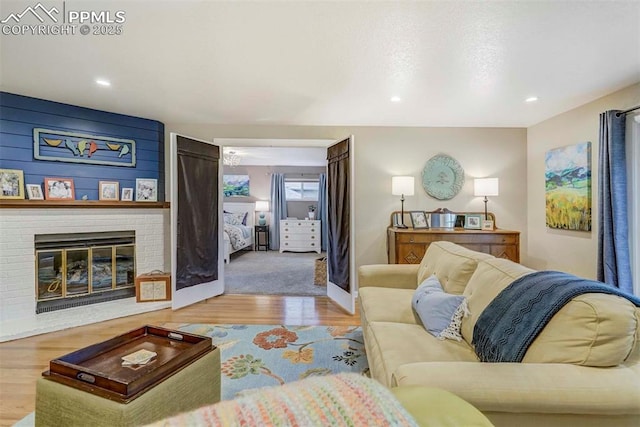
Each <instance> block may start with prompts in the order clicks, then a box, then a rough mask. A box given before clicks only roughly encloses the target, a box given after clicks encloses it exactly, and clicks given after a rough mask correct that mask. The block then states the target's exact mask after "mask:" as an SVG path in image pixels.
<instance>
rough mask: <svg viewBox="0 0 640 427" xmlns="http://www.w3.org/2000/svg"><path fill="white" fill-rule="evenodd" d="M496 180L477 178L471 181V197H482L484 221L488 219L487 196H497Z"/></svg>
mask: <svg viewBox="0 0 640 427" xmlns="http://www.w3.org/2000/svg"><path fill="white" fill-rule="evenodd" d="M498 190H499V185H498V178H477V179H475V180H474V181H473V195H474V196H484V219H486V220H488V219H489V213H488V211H487V202H488V201H489V199H488V198H487V196H497V195H498V193H499V191H498Z"/></svg>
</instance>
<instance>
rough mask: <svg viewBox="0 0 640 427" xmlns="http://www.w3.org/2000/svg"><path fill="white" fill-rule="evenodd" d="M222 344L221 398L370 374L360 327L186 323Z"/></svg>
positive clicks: (191, 329)
mask: <svg viewBox="0 0 640 427" xmlns="http://www.w3.org/2000/svg"><path fill="white" fill-rule="evenodd" d="M179 329H180V330H181V331H184V332H190V333H193V334H198V335H206V336H209V337H211V338H212V339H213V344H214V345H216V346H217V347H219V348H220V352H221V353H220V356H221V376H222V400H227V399H233V398H234V397H236V396H237V395H238V394H241V392H242V391H244V390H247V389H253V388H260V387H269V386H274V385H281V384H284V383H288V382H292V381H297V380H300V379H303V378H307V377H310V376H314V375H329V374H337V373H339V372H356V373H360V374H363V375H368V374H369V365H368V363H367V356H366V354H365V351H364V340H363V338H362V330H361V328H360V327H359V326H278V325H205V324H189V325H182V326H181V327H180V328H179Z"/></svg>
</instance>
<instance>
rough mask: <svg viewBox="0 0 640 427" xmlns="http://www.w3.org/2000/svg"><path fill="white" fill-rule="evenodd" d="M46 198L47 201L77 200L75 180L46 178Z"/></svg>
mask: <svg viewBox="0 0 640 427" xmlns="http://www.w3.org/2000/svg"><path fill="white" fill-rule="evenodd" d="M44 198H45V199H47V200H75V199H76V191H75V187H74V186H73V178H45V179H44Z"/></svg>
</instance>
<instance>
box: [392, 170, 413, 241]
mask: <svg viewBox="0 0 640 427" xmlns="http://www.w3.org/2000/svg"><path fill="white" fill-rule="evenodd" d="M414 181H415V180H414V178H413V177H412V176H394V177H391V194H393V195H394V196H401V198H400V202H401V211H400V212H401V214H400V224H398V225H397V226H396V227H398V228H408V227H407V226H406V225H404V196H413V194H414V187H415V182H414Z"/></svg>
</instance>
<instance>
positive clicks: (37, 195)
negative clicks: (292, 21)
mask: <svg viewBox="0 0 640 427" xmlns="http://www.w3.org/2000/svg"><path fill="white" fill-rule="evenodd" d="M27 197H29V200H44V194H42V187H40V184H27Z"/></svg>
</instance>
